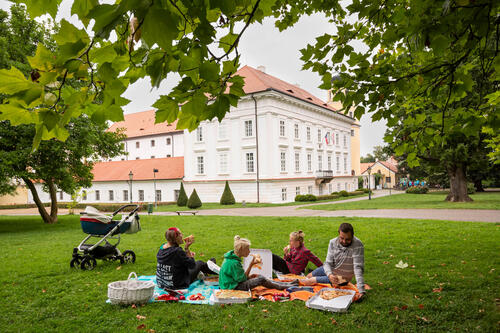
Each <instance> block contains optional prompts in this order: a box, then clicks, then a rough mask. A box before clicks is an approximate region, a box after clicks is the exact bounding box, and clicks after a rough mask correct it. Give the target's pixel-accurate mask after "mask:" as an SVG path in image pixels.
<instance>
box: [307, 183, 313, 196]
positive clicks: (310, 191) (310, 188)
mask: <svg viewBox="0 0 500 333" xmlns="http://www.w3.org/2000/svg"><path fill="white" fill-rule="evenodd" d="M307 194H313V187H312V185H309V186H308V187H307Z"/></svg>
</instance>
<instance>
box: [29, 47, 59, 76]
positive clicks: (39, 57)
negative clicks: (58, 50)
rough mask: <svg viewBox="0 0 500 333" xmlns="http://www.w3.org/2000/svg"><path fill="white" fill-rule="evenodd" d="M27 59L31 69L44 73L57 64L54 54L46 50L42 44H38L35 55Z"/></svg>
mask: <svg viewBox="0 0 500 333" xmlns="http://www.w3.org/2000/svg"><path fill="white" fill-rule="evenodd" d="M27 59H28V62H29V64H30V66H31V68H33V69H39V70H44V71H49V70H51V69H52V68H54V65H56V63H57V61H56V60H57V58H56V56H55V55H54V53H53V52H52V51H50V50H49V49H47V48H46V47H45V46H44V45H43V44H42V43H39V44H38V47H37V48H36V53H35V55H34V56H33V57H28V58H27Z"/></svg>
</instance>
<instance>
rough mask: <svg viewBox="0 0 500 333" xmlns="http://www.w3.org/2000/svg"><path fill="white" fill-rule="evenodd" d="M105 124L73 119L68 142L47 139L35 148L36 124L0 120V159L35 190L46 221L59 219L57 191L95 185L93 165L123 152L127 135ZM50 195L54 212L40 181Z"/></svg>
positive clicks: (7, 172) (9, 172) (11, 175)
mask: <svg viewBox="0 0 500 333" xmlns="http://www.w3.org/2000/svg"><path fill="white" fill-rule="evenodd" d="M106 129H107V126H106V125H105V124H96V123H94V122H92V121H91V120H90V119H89V118H88V117H86V116H80V117H79V118H76V119H74V120H72V121H71V122H70V123H69V124H68V125H67V128H66V130H67V131H68V133H69V135H68V138H67V139H66V141H59V140H55V139H51V140H46V141H43V142H42V143H41V144H40V145H39V147H38V148H37V149H36V150H35V151H33V150H32V140H33V136H34V135H35V126H34V125H18V126H11V125H10V124H9V122H8V121H1V122H0V161H2V164H3V165H4V166H3V170H2V171H3V172H4V174H3V175H5V176H7V177H8V178H9V179H13V178H19V179H22V180H23V181H24V183H25V184H26V186H27V187H28V188H29V190H30V191H31V194H32V196H33V200H34V201H35V203H36V205H37V207H38V211H39V213H40V215H41V216H42V219H43V221H44V222H45V223H55V222H57V195H56V194H57V191H58V190H61V191H64V192H66V193H69V194H74V193H75V191H76V190H77V189H78V188H80V187H83V188H86V187H91V186H92V178H93V175H92V168H93V165H94V161H96V160H97V159H99V158H103V159H108V158H111V157H114V156H116V155H119V154H121V153H123V150H122V147H121V144H120V142H121V141H122V140H123V139H124V138H125V136H124V135H123V134H119V133H115V132H106ZM39 181H42V182H43V190H44V191H46V192H48V193H49V194H50V200H51V205H50V213H48V212H47V211H46V210H45V207H44V206H43V203H42V202H41V200H40V197H39V195H38V192H37V190H36V187H35V184H34V183H36V182H39Z"/></svg>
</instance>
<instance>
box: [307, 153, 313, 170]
mask: <svg viewBox="0 0 500 333" xmlns="http://www.w3.org/2000/svg"><path fill="white" fill-rule="evenodd" d="M307 171H312V154H311V153H309V154H307Z"/></svg>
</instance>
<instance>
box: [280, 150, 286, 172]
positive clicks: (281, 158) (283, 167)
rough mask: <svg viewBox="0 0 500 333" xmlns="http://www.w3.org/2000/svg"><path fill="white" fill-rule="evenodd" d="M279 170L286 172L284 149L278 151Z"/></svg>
mask: <svg viewBox="0 0 500 333" xmlns="http://www.w3.org/2000/svg"><path fill="white" fill-rule="evenodd" d="M280 171H281V172H286V151H280Z"/></svg>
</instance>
